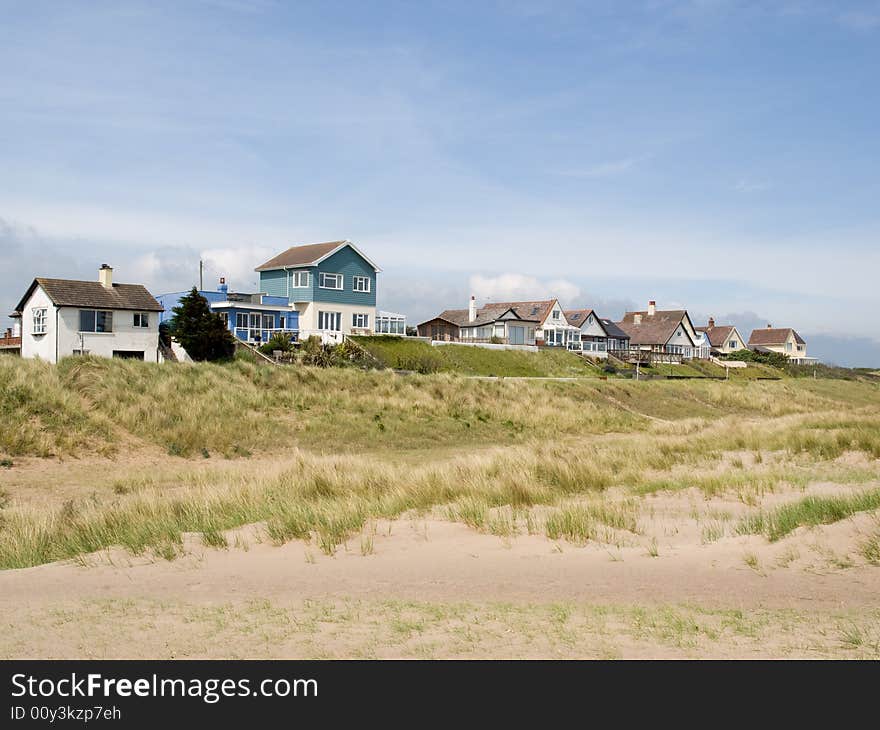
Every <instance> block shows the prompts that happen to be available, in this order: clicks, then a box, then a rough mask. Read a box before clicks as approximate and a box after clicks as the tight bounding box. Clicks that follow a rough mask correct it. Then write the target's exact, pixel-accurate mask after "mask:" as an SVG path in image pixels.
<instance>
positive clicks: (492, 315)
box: [422, 302, 539, 327]
mask: <svg viewBox="0 0 880 730" xmlns="http://www.w3.org/2000/svg"><path fill="white" fill-rule="evenodd" d="M510 309H513V311H514V314H516V316H517V318H518V319H519V320H521V321H523V322H538V321H539V320H538V319H537V318H535V317H530V316H527V315H524V314H522V313H521V312H520V311H518V310H517V309H516V308H515V307H508V306H507V305H499V304H495V303H494V302H493V303H492V304H487V305H486V306H484V307H480V308H479V309H478V310H477V312H476V318H475V319H474V321H473V322H471V321H469V319H468V318H469V313H468V310H467V309H446V310H444V311H442V312H440V314H438V315H437V316H436V317H432V318H431V319H445V320H446V321H447V322H451V323H452V324H455V325H458V326H459V327H481V326H484V325H487V324H492V323H493V322H496V321H497V320H498V318H499V317H500V316H501V315H502V314H504V313H505V312H507V311H508V310H510ZM430 321H431V320H428V322H430ZM422 324H425V322H422Z"/></svg>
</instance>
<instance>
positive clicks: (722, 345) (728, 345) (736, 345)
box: [697, 317, 746, 355]
mask: <svg viewBox="0 0 880 730" xmlns="http://www.w3.org/2000/svg"><path fill="white" fill-rule="evenodd" d="M697 332H698V333H699V332H703V333H704V334H705V335H706V337H707V338H708V339H709V346H710V348H711V351H712V353H713V354H714V353H717V354H720V355H728V354H730V353H731V352H736V351H737V350H743V349H745V347H746V342H745V340H744V339H743V338H742V335H741V334H740V333H739V331H738V330H737V329H736V327H735V326H734V325H732V324H730V325H716V324H715V320H714V319H713V318H712V317H709V324H708V326H706V327H697Z"/></svg>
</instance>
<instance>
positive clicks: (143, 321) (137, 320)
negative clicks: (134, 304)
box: [134, 312, 150, 327]
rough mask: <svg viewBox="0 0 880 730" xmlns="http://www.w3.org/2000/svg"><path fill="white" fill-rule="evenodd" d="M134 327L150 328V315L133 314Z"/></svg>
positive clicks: (143, 313) (144, 313)
mask: <svg viewBox="0 0 880 730" xmlns="http://www.w3.org/2000/svg"><path fill="white" fill-rule="evenodd" d="M134 326H135V327H149V326H150V315H149V314H147V312H135V313H134Z"/></svg>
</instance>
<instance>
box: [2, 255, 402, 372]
mask: <svg viewBox="0 0 880 730" xmlns="http://www.w3.org/2000/svg"><path fill="white" fill-rule="evenodd" d="M255 271H256V272H257V273H258V275H259V289H260V291H259V292H257V293H242V292H231V291H229V287H228V286H227V284H226V282H225V280H224V279H222V278H221V279H220V282H219V285H218V286H217V288H216V289H214V290H210V291H209V290H203V291H200V293H201V295H202V296H203V297H204V298H205V299H206V300H207V301H208V304H209V306H210V307H211V309H212V310H213V311H214V312H216V313H217V314H218V315H219V316H220V318H221V319H222V320H223V321H224V323H225V324H226V326H227V327H228V329H229V331H230V332H231V333H232V334H233V335H234V336H235V337H236V338H238V339H239V340H242V341H244V342H248V343H253V344H257V343H261V342H267V341H268V340H269V339H271V337H272V336H273V335H275V334H278V333H281V334H286V335H289V336H290V337H292V338H294V339H298V338H303V337H309V336H312V335H317V336H319V337H321V339H322V340H323V341H325V342H337V341H341V339H342V337H344V336H345V335H346V334H357V333H363V334H370V333H373V332H383V333H388V334H401V335H402V334H405V331H406V318H405V317H404V316H403V315H400V314H396V313H392V312H381V311H378V310H377V309H376V284H377V274H378V273H379V272H380V271H381V269H380V268H379V267H378V266H377V265H376V264H375V263H374V262H373V261H372V260H370V259H369V258H368V257H367V256H366V255H365V254H364V253H363V252H362V251H360V250H359V249H358V248H357V247H356V246H355V245H354V244H353V243H352V242H351V241H347V240H346V241H329V242H326V243H315V244H308V245H303V246H292V247H291V248H288V249H287V250H286V251H283V252H281V253H280V254H278V255H277V256H275V257H273V258H271V259H269V260H268V261H266V262H264V263H262V264H260V265H259V266H257V267H256V268H255ZM187 293H188V292H169V293H166V294H159V295H157V296H154V295H153V294H151V293H150V292H149V291H148V290H147V289H146V287H144V286H142V285H141V284H121V283H117V282H115V281H113V269H112V267H110V266H108V265H107V264H104V265H102V266H101V268H100V269H99V271H98V276H97V279H96V280H93V281H80V280H74V279H53V278H47V277H37V278H35V279H34V280H33V281H32V282H31V284H30V286H29V287H28V288H27V290H26V291H25V293H24V295H23V296H22V297H21V299H20V301H19V302H18V304H17V305H16V307H15V311H14V312H12V314H11V315H10V316H11V317H12V318H13V320H14V321H15V322H16V327H15V330H16V331H15V332H11V331H10V332H8V333H7V336H8V338H9V342H10V343H14V344H11V345H10V347H8V348H7V349H9V350H16V349H17V350H18V351H19V352H20V354H21V355H22V356H23V357H39V358H40V359H43V360H46V361H48V362H57V361H58V360H60V359H61V358H62V357H65V356H68V355H80V354H91V355H98V356H103V357H120V358H135V359H138V360H146V361H148V362H159V361H161V360H162V359H163V358H164V357H165V354H163V350H162V348H160V346H159V325H160V324H162V323H163V322H165V321H167V320H168V319H170V318H171V316H173V315H172V309H173V308H174V307H175V306H177V304H178V303H179V302H180V299H181V297H183V296H184V295H185V294H187Z"/></svg>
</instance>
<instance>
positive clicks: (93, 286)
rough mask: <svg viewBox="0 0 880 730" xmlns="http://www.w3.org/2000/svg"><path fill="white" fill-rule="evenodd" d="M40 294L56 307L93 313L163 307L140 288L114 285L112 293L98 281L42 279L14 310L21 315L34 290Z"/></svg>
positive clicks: (31, 286)
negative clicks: (104, 310)
mask: <svg viewBox="0 0 880 730" xmlns="http://www.w3.org/2000/svg"><path fill="white" fill-rule="evenodd" d="M38 285H39V286H41V287H42V288H43V291H45V292H46V295H47V296H48V297H49V299H50V300H51V301H52V304H54V305H55V306H56V307H88V308H94V309H129V310H135V311H139V312H161V311H163V307H162V305H161V304H159V302H157V301H156V300H155V299H154V298H153V295H152V294H150V292H148V291H147V290H146V288H145V287H143V286H141V285H140V284H115V283H114V284H113V287H112V288H111V289H107V288H105V287H104V286H103V285H102V284H101V283H100V282H98V281H76V280H74V279H45V278H43V277H39V276H38V277H37V278H36V279H34V280H33V282H32V283H31V285H30V286H29V287H28V290H27V291H26V292H25V295H24V296H23V297H22V298H21V301H20V302H19V303H18V305H17V306H16V307H15V311H16V312H21V311H22V308H23V307H24V306H25V303H26V302H27V300H28V299H30V296H31V294H32V293H33V291H34V289H35V288H36V287H37V286H38Z"/></svg>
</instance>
